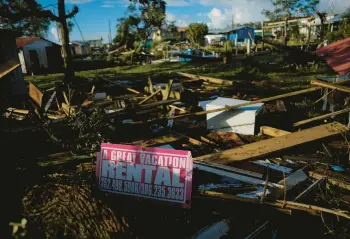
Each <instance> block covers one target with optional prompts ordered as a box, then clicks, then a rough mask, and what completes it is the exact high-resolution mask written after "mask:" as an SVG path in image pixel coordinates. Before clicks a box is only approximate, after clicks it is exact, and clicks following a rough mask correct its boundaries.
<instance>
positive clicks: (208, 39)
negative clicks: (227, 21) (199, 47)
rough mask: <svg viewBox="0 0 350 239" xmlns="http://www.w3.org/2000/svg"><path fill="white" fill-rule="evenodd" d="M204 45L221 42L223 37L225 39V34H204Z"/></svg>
mask: <svg viewBox="0 0 350 239" xmlns="http://www.w3.org/2000/svg"><path fill="white" fill-rule="evenodd" d="M204 39H205V45H206V46H208V45H216V44H220V43H222V42H223V39H225V36H224V35H222V34H213V35H205V36H204Z"/></svg>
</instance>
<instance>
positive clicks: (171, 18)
mask: <svg viewBox="0 0 350 239" xmlns="http://www.w3.org/2000/svg"><path fill="white" fill-rule="evenodd" d="M166 20H167V21H169V22H173V21H176V16H175V15H174V14H172V13H171V12H167V13H166Z"/></svg>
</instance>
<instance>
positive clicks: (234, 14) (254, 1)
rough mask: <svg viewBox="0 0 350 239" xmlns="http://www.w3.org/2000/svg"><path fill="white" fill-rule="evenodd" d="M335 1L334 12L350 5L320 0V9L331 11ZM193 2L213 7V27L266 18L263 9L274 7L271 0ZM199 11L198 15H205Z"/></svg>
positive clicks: (349, 2) (210, 15)
mask: <svg viewBox="0 0 350 239" xmlns="http://www.w3.org/2000/svg"><path fill="white" fill-rule="evenodd" d="M331 2H333V11H334V13H342V12H344V11H345V10H346V9H347V8H349V7H350V0H320V4H319V6H318V9H320V10H321V11H326V12H330V10H331V8H330V6H331ZM191 3H192V4H195V3H197V4H201V5H203V6H207V7H212V9H211V11H210V12H209V13H208V14H206V15H207V16H208V18H209V19H210V21H209V23H208V25H209V27H213V28H224V27H226V26H227V25H231V23H232V18H233V21H234V22H235V23H246V22H257V21H262V20H265V19H266V18H265V16H264V15H263V14H261V12H262V10H263V9H273V6H272V4H271V1H270V0H192V1H191ZM204 15H205V14H203V13H198V14H197V16H204Z"/></svg>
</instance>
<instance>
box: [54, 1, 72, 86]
mask: <svg viewBox="0 0 350 239" xmlns="http://www.w3.org/2000/svg"><path fill="white" fill-rule="evenodd" d="M58 23H59V25H60V31H61V36H62V55H63V62H64V68H65V80H66V81H67V80H70V79H71V78H72V77H74V71H73V69H72V53H71V50H70V46H69V31H68V26H67V21H66V9H65V5H64V0H58Z"/></svg>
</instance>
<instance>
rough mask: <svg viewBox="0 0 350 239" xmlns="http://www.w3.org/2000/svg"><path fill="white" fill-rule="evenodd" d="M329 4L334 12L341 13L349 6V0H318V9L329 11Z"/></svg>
mask: <svg viewBox="0 0 350 239" xmlns="http://www.w3.org/2000/svg"><path fill="white" fill-rule="evenodd" d="M332 2H333V4H331V3H332ZM331 5H333V11H334V13H343V12H344V11H346V10H347V9H349V8H350V0H320V4H319V9H320V10H322V11H326V12H330V11H331Z"/></svg>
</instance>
